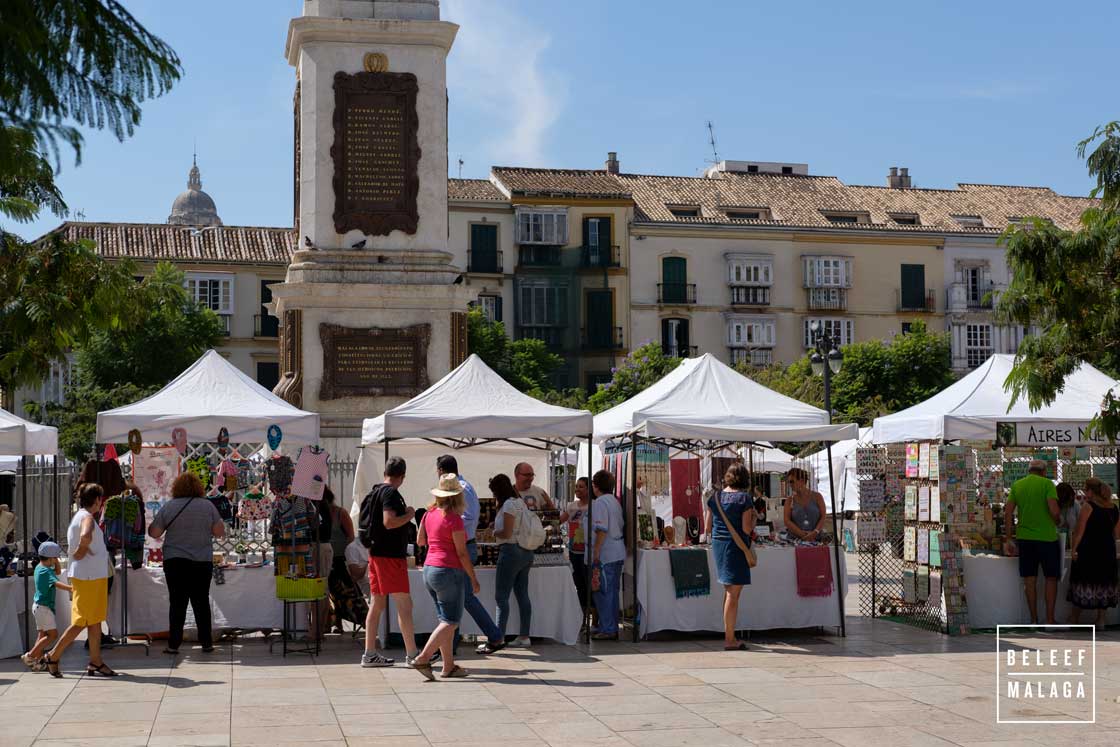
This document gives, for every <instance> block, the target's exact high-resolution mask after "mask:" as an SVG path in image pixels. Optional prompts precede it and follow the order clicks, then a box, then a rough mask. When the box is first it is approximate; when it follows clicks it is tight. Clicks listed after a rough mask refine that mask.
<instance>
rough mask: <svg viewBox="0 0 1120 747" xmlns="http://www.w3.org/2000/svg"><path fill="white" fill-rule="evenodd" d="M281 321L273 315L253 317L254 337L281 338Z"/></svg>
mask: <svg viewBox="0 0 1120 747" xmlns="http://www.w3.org/2000/svg"><path fill="white" fill-rule="evenodd" d="M279 336H280V320H279V319H278V318H276V317H274V316H273V315H272V314H257V315H256V316H254V317H253V337H279Z"/></svg>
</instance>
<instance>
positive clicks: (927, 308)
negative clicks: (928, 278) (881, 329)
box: [894, 288, 937, 313]
mask: <svg viewBox="0 0 1120 747" xmlns="http://www.w3.org/2000/svg"><path fill="white" fill-rule="evenodd" d="M894 301H895V309H896V310H897V311H923V312H930V313H932V312H934V311H937V294H936V292H935V291H934V289H933V288H929V289H928V290H926V292H925V295H924V296H916V297H911V294H909V293H907V294H904V293H903V292H902V289H901V288H895V290H894Z"/></svg>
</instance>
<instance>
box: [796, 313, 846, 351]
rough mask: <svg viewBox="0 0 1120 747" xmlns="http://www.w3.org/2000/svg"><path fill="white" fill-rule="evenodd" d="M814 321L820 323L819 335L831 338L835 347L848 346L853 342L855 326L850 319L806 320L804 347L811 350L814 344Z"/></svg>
mask: <svg viewBox="0 0 1120 747" xmlns="http://www.w3.org/2000/svg"><path fill="white" fill-rule="evenodd" d="M814 321H818V322H820V324H821V333H822V334H826V335H828V336H829V337H831V338H832V341H833V342H834V343H835V344H836V345H850V344H851V343H853V342H855V325H854V324H853V322H852V320H851V319H815V320H814V319H806V320H805V327H804V330H805V347H807V348H811V347H813V345H814V344H815V343H816V340H815V339H814V337H813V331H812V323H813V322H814Z"/></svg>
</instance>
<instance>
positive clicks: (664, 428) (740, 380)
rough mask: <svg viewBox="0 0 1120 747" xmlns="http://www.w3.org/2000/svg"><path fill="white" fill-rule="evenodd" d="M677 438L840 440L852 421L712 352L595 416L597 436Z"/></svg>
mask: <svg viewBox="0 0 1120 747" xmlns="http://www.w3.org/2000/svg"><path fill="white" fill-rule="evenodd" d="M631 434H633V435H638V436H641V437H646V438H663V439H667V440H676V441H686V440H692V441H732V442H749V441H840V440H843V439H846V438H855V437H856V434H857V428H856V426H855V425H852V424H838V425H832V424H830V423H829V418H828V413H826V412H825V411H824V410H821V409H819V408H816V407H813V406H812V405H807V404H805V403H804V402H799V401H798V400H795V399H793V398H792V397H787V396H785V395H783V394H778V393H777V392H775V391H773V390H772V389H768V388H766V387H764V386H762V385H761V384H758V383H757V382H754V381H752V380H751V379H748V378H747V377H746V376H743V375H742V374H740V373H739V372H738V371H735V370H734V369H733V368H731V367H729V366H727V365H726V364H724V363H721V362H720V361H719V360H717V359H716V358H715V357H714V356H712V355H711V354H710V353H705V354H704V355H702V356H700V357H699V358H690V359H687V360H685V361H683V362H682V363H681V364H680V365H679V366H677V368H675V369H674V370H673V371H671V372H670V373H668V374H666V375H665V376H664V377H663V378H662V379H661V380H660V381H658V382H657V383H656V384H654V385H653V386H651V387H649V388H648V389H646V390H644V391H642V392H640V393H639V394H637V395H635V396H633V397H631V398H630V399H628V400H626V401H625V402H623V403H621V404H618V405H615V406H614V407H612V408H611V409H609V410H606V411H605V412H602V413H599V414H598V415H596V416H595V440H596V441H604V440H607V439H611V438H618V437H623V436H628V435H631Z"/></svg>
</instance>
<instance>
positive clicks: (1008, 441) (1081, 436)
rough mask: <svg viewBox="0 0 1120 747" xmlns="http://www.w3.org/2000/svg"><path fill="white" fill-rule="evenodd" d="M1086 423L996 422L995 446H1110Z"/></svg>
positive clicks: (1109, 442) (1110, 443) (1105, 439)
mask: <svg viewBox="0 0 1120 747" xmlns="http://www.w3.org/2000/svg"><path fill="white" fill-rule="evenodd" d="M1111 445H1112V442H1111V441H1109V440H1108V439H1107V438H1105V437H1104V436H1103V435H1102V434H1101V433H1100V432H1099V431H1098V430H1097V429H1096V428H1093V427H1092V425H1091V424H1090V423H1089V422H1088V421H1086V420H1082V421H1054V422H1037V421H1032V422H1026V423H1019V422H997V423H996V446H1111Z"/></svg>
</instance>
